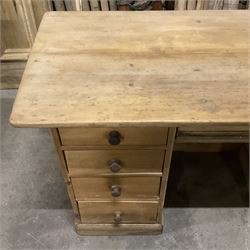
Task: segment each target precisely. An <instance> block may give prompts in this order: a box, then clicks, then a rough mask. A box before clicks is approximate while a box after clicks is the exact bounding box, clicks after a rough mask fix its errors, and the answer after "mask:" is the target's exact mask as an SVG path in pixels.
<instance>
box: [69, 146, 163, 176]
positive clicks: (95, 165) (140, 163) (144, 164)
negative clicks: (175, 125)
mask: <svg viewBox="0 0 250 250" xmlns="http://www.w3.org/2000/svg"><path fill="white" fill-rule="evenodd" d="M64 153H65V157H66V161H67V166H68V169H69V175H71V176H77V175H78V176H81V175H101V174H110V175H112V174H114V173H113V172H112V171H111V162H112V160H116V161H119V165H120V166H121V169H120V171H119V172H117V173H115V174H114V175H119V173H137V174H138V173H147V172H149V173H150V172H153V173H161V172H162V165H163V160H164V153H165V150H84V151H79V150H76V151H65V152H64Z"/></svg>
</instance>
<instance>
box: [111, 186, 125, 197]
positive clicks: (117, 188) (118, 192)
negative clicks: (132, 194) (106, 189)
mask: <svg viewBox="0 0 250 250" xmlns="http://www.w3.org/2000/svg"><path fill="white" fill-rule="evenodd" d="M121 191H122V189H121V187H120V186H118V185H113V186H112V187H111V194H112V196H113V197H119V196H120V195H121Z"/></svg>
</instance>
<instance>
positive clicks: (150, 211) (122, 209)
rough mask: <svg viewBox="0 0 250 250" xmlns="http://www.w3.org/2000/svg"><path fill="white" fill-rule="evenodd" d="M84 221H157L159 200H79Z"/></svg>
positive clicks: (109, 222) (110, 222) (108, 222)
mask: <svg viewBox="0 0 250 250" xmlns="http://www.w3.org/2000/svg"><path fill="white" fill-rule="evenodd" d="M78 204H79V210H80V215H81V221H82V223H107V224H113V223H114V224H116V223H156V218H157V208H158V204H159V203H158V202H155V201H150V202H113V201H110V202H106V201H104V202H99V201H98V202H85V201H79V202H78Z"/></svg>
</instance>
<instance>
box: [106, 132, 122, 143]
mask: <svg viewBox="0 0 250 250" xmlns="http://www.w3.org/2000/svg"><path fill="white" fill-rule="evenodd" d="M108 140H109V144H110V145H118V144H120V142H121V134H120V133H119V132H118V131H116V130H113V131H111V132H109V136H108Z"/></svg>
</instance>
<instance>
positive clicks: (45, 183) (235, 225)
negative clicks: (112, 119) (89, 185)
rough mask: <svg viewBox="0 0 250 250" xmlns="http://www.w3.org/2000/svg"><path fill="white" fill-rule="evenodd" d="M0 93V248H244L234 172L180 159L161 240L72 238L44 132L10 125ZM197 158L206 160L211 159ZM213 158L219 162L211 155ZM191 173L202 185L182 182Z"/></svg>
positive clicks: (247, 230)
mask: <svg viewBox="0 0 250 250" xmlns="http://www.w3.org/2000/svg"><path fill="white" fill-rule="evenodd" d="M0 93H1V140H0V143H1V162H0V163H1V174H0V176H1V181H0V185H1V197H0V198H1V221H0V229H1V236H0V240H1V241H0V249H1V250H5V249H150V250H151V249H180V250H182V249H192V250H194V249H235V250H240V249H250V220H249V219H250V214H249V208H247V206H248V202H249V201H248V193H247V191H246V188H244V185H243V184H242V183H241V181H239V179H241V177H242V176H240V173H237V171H236V172H235V173H236V176H237V177H233V172H234V168H233V167H231V168H230V169H231V170H230V171H228V170H227V169H226V168H224V170H223V168H222V169H221V170H219V171H217V170H218V167H214V166H215V165H214V164H209V165H211V170H207V169H205V168H204V169H202V168H201V169H200V170H198V171H196V170H197V169H196V170H195V171H194V169H193V170H192V168H194V167H193V166H195V164H198V163H199V160H198V163H197V161H196V162H193V161H192V160H190V159H189V156H186V155H183V156H181V157H182V160H181V162H180V160H178V159H179V158H178V155H177V156H175V158H176V157H177V158H178V159H177V160H175V163H173V166H176V168H177V167H178V166H180V165H181V163H183V162H184V163H185V162H189V163H188V164H187V165H185V164H184V165H183V164H182V167H181V169H182V172H183V173H186V175H185V176H184V177H180V176H178V174H177V173H179V172H180V171H177V172H174V170H172V172H171V175H170V182H169V189H168V194H167V200H168V203H169V204H168V207H166V208H165V209H164V215H165V226H164V232H163V234H162V235H159V236H123V237H117V236H116V237H105V236H99V237H94V236H92V237H91V236H88V237H83V236H78V235H77V234H76V233H75V231H74V228H73V213H72V211H71V209H70V203H69V200H68V198H67V194H66V190H65V187H64V183H63V179H62V177H61V175H60V170H59V163H58V161H57V158H56V154H55V149H54V146H53V144H52V142H51V138H50V135H49V133H48V131H47V130H46V129H16V128H13V127H11V126H10V125H9V124H8V118H9V114H10V112H11V108H12V104H13V100H14V97H15V94H16V91H14V90H4V91H1V92H0ZM27 112H28V110H27ZM205 157H207V160H206V161H207V162H210V160H211V158H213V157H214V156H213V155H206V156H205ZM202 158H203V157H202ZM195 159H196V158H195ZM215 161H217V163H218V164H221V163H222V162H221V160H220V159H218V158H216V157H215ZM173 166H172V169H175V168H174V167H173ZM213 170H216V171H215V172H214V173H215V174H211V171H213ZM223 171H224V172H223ZM191 172H193V173H194V172H195V174H194V175H193V176H194V177H195V175H197V176H196V177H197V180H198V179H199V178H198V177H200V175H204V176H203V177H204V178H203V181H201V180H200V181H197V180H196V181H194V180H193V181H189V180H190V176H189V175H190V173H191ZM216 173H217V174H216ZM213 176H214V178H213ZM223 180H226V181H225V182H223ZM226 183H229V184H226ZM206 190H207V191H206ZM208 198H209V199H210V201H211V202H210V203H209V202H207V200H209V199H208Z"/></svg>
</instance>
